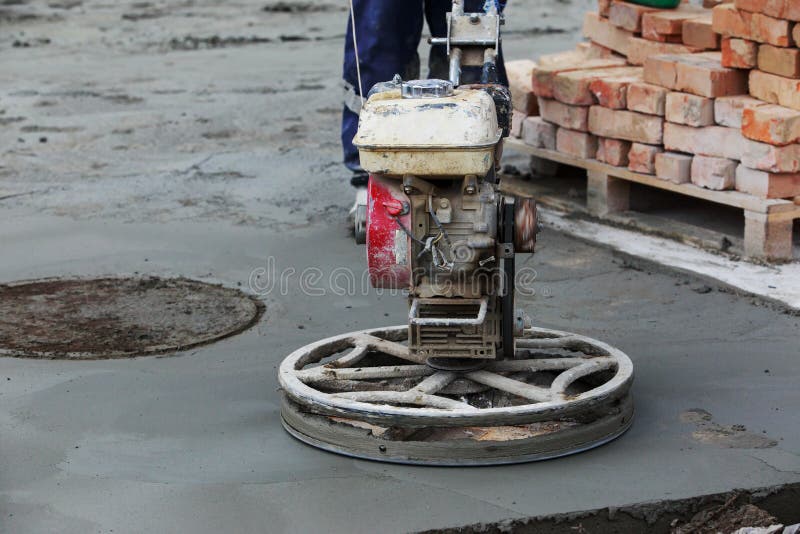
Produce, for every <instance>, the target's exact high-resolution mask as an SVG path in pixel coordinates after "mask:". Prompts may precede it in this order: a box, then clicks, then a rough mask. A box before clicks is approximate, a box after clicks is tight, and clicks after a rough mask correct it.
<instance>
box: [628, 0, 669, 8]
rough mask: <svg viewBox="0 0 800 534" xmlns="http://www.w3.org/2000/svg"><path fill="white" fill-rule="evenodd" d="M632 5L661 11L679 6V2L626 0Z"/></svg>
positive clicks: (667, 0)
mask: <svg viewBox="0 0 800 534" xmlns="http://www.w3.org/2000/svg"><path fill="white" fill-rule="evenodd" d="M628 2H631V3H632V4H639V5H640V6H649V7H660V8H663V9H673V8H676V7H678V6H679V5H680V4H681V0H628Z"/></svg>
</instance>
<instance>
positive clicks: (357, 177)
mask: <svg viewBox="0 0 800 534" xmlns="http://www.w3.org/2000/svg"><path fill="white" fill-rule="evenodd" d="M367 182H369V173H368V172H367V171H353V176H352V177H351V178H350V185H352V186H353V187H367Z"/></svg>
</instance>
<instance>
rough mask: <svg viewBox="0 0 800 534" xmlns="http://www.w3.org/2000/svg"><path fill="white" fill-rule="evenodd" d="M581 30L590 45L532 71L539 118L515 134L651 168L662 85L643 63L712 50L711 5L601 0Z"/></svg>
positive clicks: (715, 44)
mask: <svg viewBox="0 0 800 534" xmlns="http://www.w3.org/2000/svg"><path fill="white" fill-rule="evenodd" d="M583 29H584V35H585V36H586V37H588V38H589V42H588V43H585V44H584V45H583V46H580V47H579V48H578V49H577V50H574V51H570V52H564V53H561V54H554V55H551V56H545V57H543V58H541V60H540V64H539V66H538V67H537V68H535V69H534V70H533V79H532V91H533V92H534V93H535V95H536V96H537V97H538V104H539V110H540V115H541V116H540V117H537V118H535V119H531V118H528V119H526V121H525V123H524V125H523V127H522V132H521V135H522V137H523V139H524V140H525V142H526V143H528V144H531V145H533V146H536V147H538V148H548V149H551V150H558V151H560V152H564V153H566V154H570V155H572V156H576V157H580V158H596V159H598V160H600V161H603V162H605V163H608V164H611V165H615V166H626V167H628V168H630V169H631V170H634V171H638V172H646V173H650V174H652V173H654V172H655V156H656V154H658V153H659V152H662V151H663V148H662V143H663V129H664V114H665V100H666V94H667V92H668V91H667V90H665V89H664V88H662V87H657V86H653V85H652V84H647V83H645V81H644V69H643V67H642V65H643V64H644V62H645V60H646V58H647V57H649V56H650V55H653V54H664V53H674V54H682V53H699V52H702V51H704V50H715V49H718V48H719V43H720V41H719V36H718V35H717V34H716V33H714V31H713V29H712V20H711V11H710V10H708V9H703V8H700V7H696V6H692V5H689V4H683V5H681V6H680V7H679V8H678V9H674V10H661V9H655V8H651V7H645V6H640V5H637V4H633V3H629V2H624V1H618V0H612V1H605V0H600V2H599V11H598V12H597V13H587V15H586V18H585V20H584V28H583Z"/></svg>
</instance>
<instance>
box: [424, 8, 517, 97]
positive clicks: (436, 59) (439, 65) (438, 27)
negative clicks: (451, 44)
mask: <svg viewBox="0 0 800 534" xmlns="http://www.w3.org/2000/svg"><path fill="white" fill-rule="evenodd" d="M488 1H492V0H488ZM452 3H453V2H452V0H425V20H426V21H427V22H428V28H429V29H430V32H431V36H432V37H447V17H446V15H445V13H447V12H448V11H450V9H451V7H452ZM485 4H486V0H466V1H465V2H464V11H465V12H467V13H482V12H483V11H484V9H483V8H484V5H485ZM497 5H498V7H499V10H500V12H502V11H503V9H505V6H506V0H498V2H497ZM448 76H449V65H448V60H447V49H446V47H445V46H444V45H436V46H432V47H431V54H430V56H429V57H428V77H429V78H439V79H443V80H446V79H447V78H448ZM497 76H498V81H499V82H500V83H502V84H503V85H508V78H507V77H506V68H505V65H504V64H503V47H502V45H501V46H500V50H498V54H497ZM479 77H480V68H479V67H476V68H474V69H473V68H469V69H465V71H464V78H463V83H475V82H477V81H478V79H479Z"/></svg>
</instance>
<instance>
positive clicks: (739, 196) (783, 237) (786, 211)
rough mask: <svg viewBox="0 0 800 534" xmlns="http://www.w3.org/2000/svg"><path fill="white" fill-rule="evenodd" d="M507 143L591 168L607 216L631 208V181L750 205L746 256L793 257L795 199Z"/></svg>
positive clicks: (592, 208)
mask: <svg viewBox="0 0 800 534" xmlns="http://www.w3.org/2000/svg"><path fill="white" fill-rule="evenodd" d="M506 147H508V148H512V149H514V150H517V151H520V152H524V153H528V154H531V155H532V156H534V157H535V158H537V159H539V160H549V161H553V162H557V163H561V164H564V165H570V166H572V167H579V168H582V169H585V170H586V174H587V191H586V192H587V209H588V211H589V212H590V213H591V214H593V215H596V216H598V217H606V216H608V215H611V214H613V213H616V212H621V211H626V210H628V209H629V207H630V204H629V202H630V200H629V195H630V187H629V185H630V182H635V183H639V184H643V185H647V186H650V187H655V188H658V189H663V190H666V191H672V192H674V193H680V194H683V195H687V196H691V197H695V198H699V199H702V200H707V201H709V202H715V203H717V204H724V205H726V206H732V207H735V208H740V209H742V210H744V223H745V224H744V234H745V239H744V248H745V255H747V256H751V257H758V258H770V259H776V260H791V259H792V223H793V221H794V220H795V219H800V204H798V203H796V202H797V199H794V200H781V199H762V198H758V197H755V196H752V195H748V194H746V193H742V192H739V191H714V190H711V189H704V188H702V187H698V186H696V185H694V184H675V183H672V182H669V181H667V180H662V179H660V178H656V177H655V176H651V175H647V174H640V173H637V172H633V171H630V170H628V169H626V168H623V167H614V166H613V165H608V164H605V163H602V162H600V161H597V160H589V159H582V158H577V157H574V156H570V155H568V154H562V153H560V152H556V151H554V150H547V149H542V148H534V147H532V146H529V145H526V144H524V143H523V142H521V141H519V140H517V139H507V140H506Z"/></svg>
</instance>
